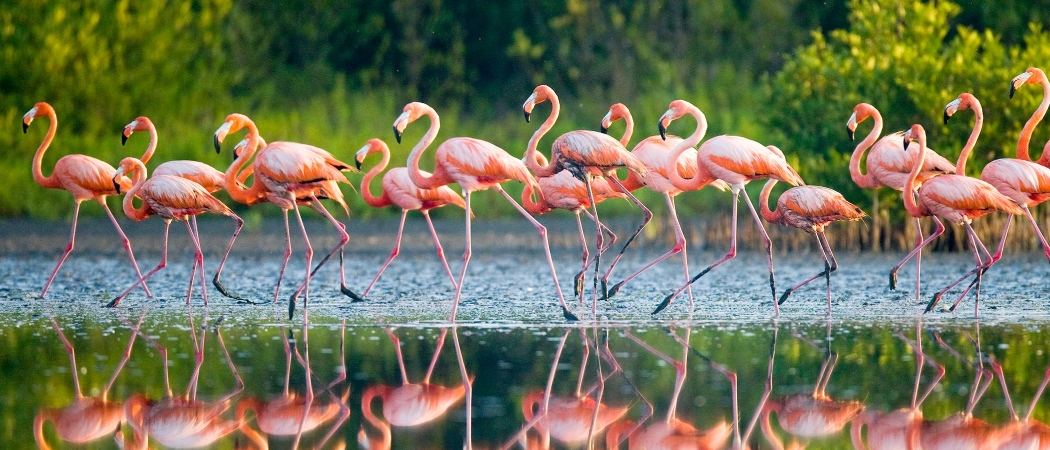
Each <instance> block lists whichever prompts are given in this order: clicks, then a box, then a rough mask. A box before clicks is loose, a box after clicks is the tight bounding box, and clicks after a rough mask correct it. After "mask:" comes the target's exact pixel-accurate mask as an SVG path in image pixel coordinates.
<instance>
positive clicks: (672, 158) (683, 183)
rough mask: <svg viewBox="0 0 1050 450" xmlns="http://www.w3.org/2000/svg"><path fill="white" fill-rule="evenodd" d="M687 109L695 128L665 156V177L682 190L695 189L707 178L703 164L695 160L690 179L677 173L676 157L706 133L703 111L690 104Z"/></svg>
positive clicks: (694, 145)
mask: <svg viewBox="0 0 1050 450" xmlns="http://www.w3.org/2000/svg"><path fill="white" fill-rule="evenodd" d="M688 111H689V115H691V116H693V118H695V119H696V129H695V130H693V134H690V135H689V137H687V138H685V139H684V140H683V141H682V142H679V143H678V145H676V146H675V147H674V148H673V149H672V150H671V153H670V154H669V155H668V156H667V178H668V179H669V180H671V184H673V185H674V186H675V187H677V188H678V189H681V190H683V191H695V190H697V189H700V187H702V185H703V184H702V183H703V182H704V180H705V179H707V178H708V177H707V173H706V172H705V171H704V167H703V164H700V161H697V164H696V168H697V173H696V176H695V177H693V178H692V179H689V180H686V179H685V178H683V177H682V174H680V173H678V158H679V157H680V156H682V153H683V152H685V151H686V150H687V149H690V148H693V147H696V144H698V143H699V142H700V140H701V139H703V138H704V135H705V134H707V117H706V116H704V113H703V112H702V111H700V109H699V108H697V107H695V106H692V105H690V107H689V110H688Z"/></svg>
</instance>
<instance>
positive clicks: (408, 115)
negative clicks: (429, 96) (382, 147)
mask: <svg viewBox="0 0 1050 450" xmlns="http://www.w3.org/2000/svg"><path fill="white" fill-rule="evenodd" d="M427 110H432V108H430V106H428V105H427V104H426V103H423V102H412V103H409V104H407V105H405V109H404V111H403V112H402V113H401V115H400V116H397V120H395V121H394V138H396V139H397V143H398V144H400V143H401V135H402V134H404V133H405V128H406V127H408V124H410V123H412V122H415V121H416V119H418V118H420V117H423V115H424V114H426V113H427Z"/></svg>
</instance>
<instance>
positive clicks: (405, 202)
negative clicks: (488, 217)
mask: <svg viewBox="0 0 1050 450" xmlns="http://www.w3.org/2000/svg"><path fill="white" fill-rule="evenodd" d="M422 172H423V174H424V176H426V175H429V173H427V172H426V171H422ZM383 193H384V194H386V195H387V196H388V197H389V199H390V201H391V203H393V204H395V205H397V206H399V207H401V209H407V210H409V211H414V210H431V209H434V208H440V207H442V206H445V205H448V204H452V205H456V206H458V207H460V208H463V207H465V206H466V205H464V203H463V197H460V196H459V194H457V193H456V191H453V190H452V188H450V187H448V186H439V187H437V188H434V189H420V188H419V186H416V184H415V183H413V182H412V178H410V177H409V176H408V169H406V168H404V167H395V168H393V169H390V170H389V171H387V173H386V174H385V175H383Z"/></svg>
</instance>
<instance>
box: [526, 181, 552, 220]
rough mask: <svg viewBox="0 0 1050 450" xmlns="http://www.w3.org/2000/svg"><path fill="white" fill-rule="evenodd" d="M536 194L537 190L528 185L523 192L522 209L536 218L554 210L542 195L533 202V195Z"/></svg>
mask: <svg viewBox="0 0 1050 450" xmlns="http://www.w3.org/2000/svg"><path fill="white" fill-rule="evenodd" d="M535 193H536V190H535V189H534V188H533V187H532V185H531V184H526V185H525V187H524V188H523V189H522V191H521V207H522V208H525V210H526V211H528V212H529V214H532V215H534V216H535V215H539V214H543V213H546V212H548V211H550V210H551V209H552V208H551V207H550V205H549V204H548V203H547V201H546V200H545V199H544V198H543V196H542V195H537V196H536V197H537V199H538V200H537V201H532V197H533V194H535Z"/></svg>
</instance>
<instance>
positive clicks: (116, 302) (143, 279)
mask: <svg viewBox="0 0 1050 450" xmlns="http://www.w3.org/2000/svg"><path fill="white" fill-rule="evenodd" d="M169 229H171V219H164V251H163V253H162V254H161V257H160V263H159V264H157V267H154V268H153V270H151V271H149V272H148V273H146V276H144V277H140V278H139V279H138V281H136V282H135V283H133V284H132V285H131V286H128V288H127V289H125V290H124V292H121V293H120V295H118V296H117V298H114V299H113V301H111V302H109V303H108V304H107V305H106V307H107V308H113V307H116V306H117V305H119V304H120V301H121V300H124V297H126V296H127V295H128V293H130V292H131V290H132V289H135V286H138V285H139V283H145V282H146V280H147V279H148V278H149V277H152V276H153V274H155V273H157V272H159V271H160V269H163V268H164V267H165V266H167V265H168V230H169Z"/></svg>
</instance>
